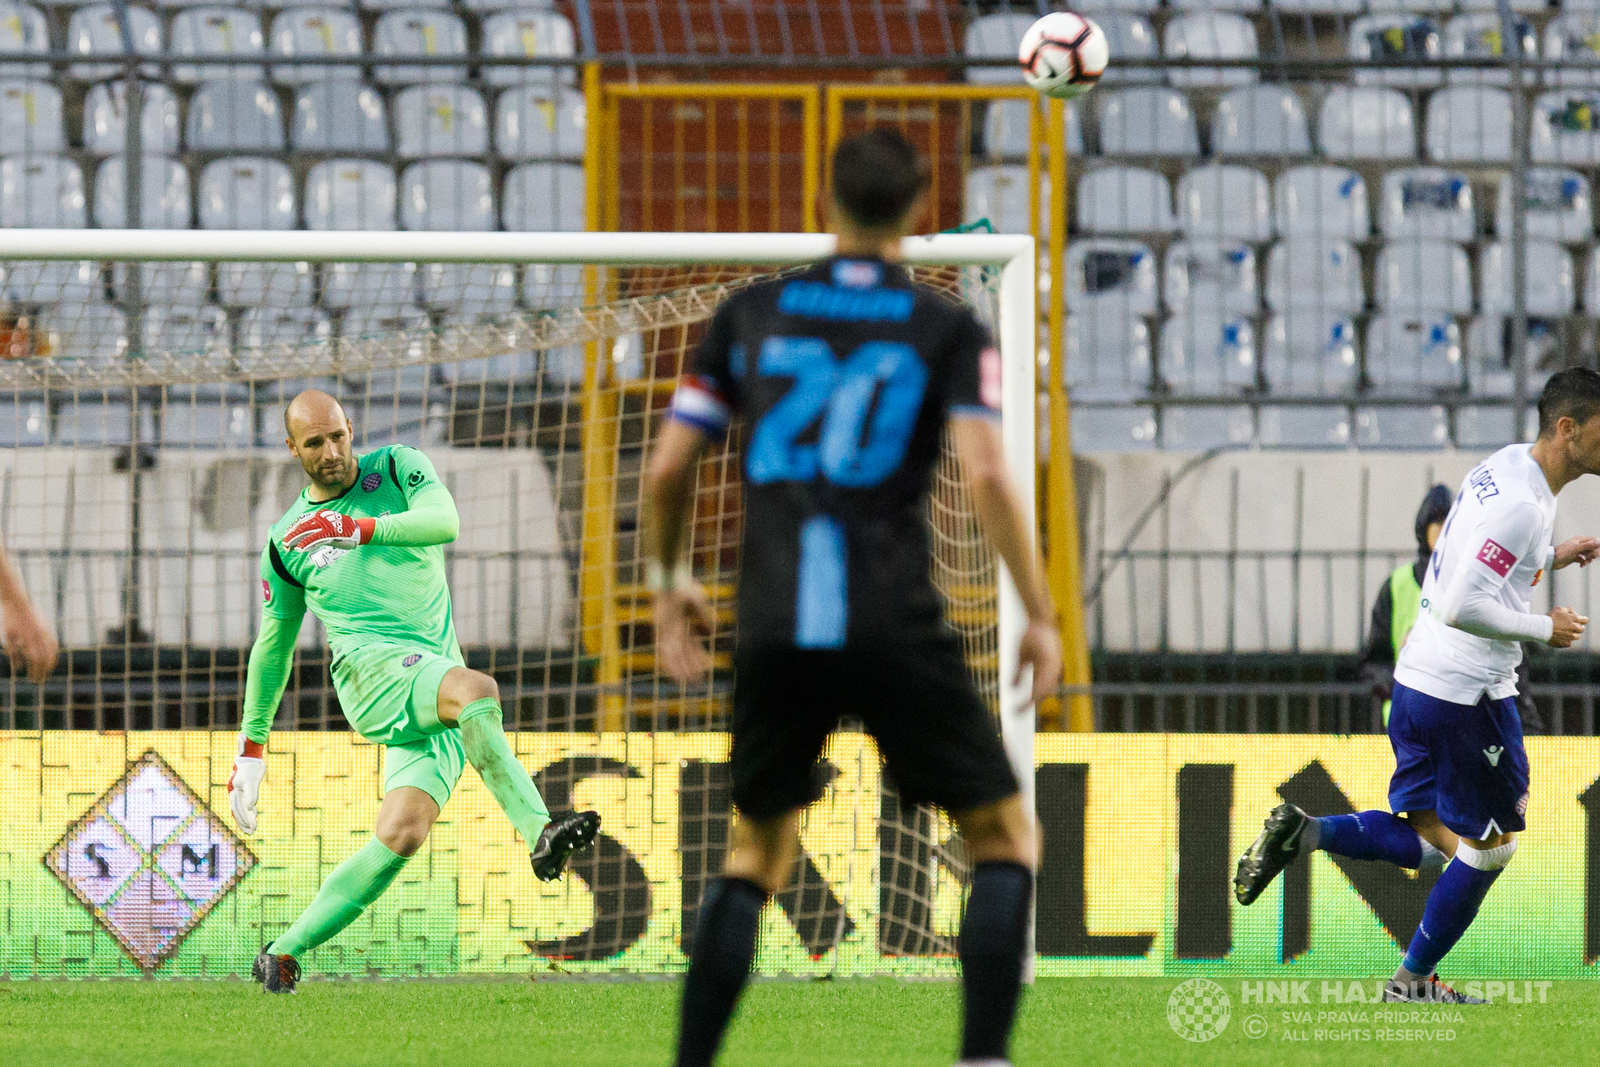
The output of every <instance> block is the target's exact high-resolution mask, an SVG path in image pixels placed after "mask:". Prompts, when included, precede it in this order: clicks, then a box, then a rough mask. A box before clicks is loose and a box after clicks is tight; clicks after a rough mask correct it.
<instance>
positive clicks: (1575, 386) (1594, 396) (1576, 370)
mask: <svg viewBox="0 0 1600 1067" xmlns="http://www.w3.org/2000/svg"><path fill="white" fill-rule="evenodd" d="M1596 412H1600V372H1595V371H1592V370H1590V369H1589V368H1588V367H1568V368H1567V369H1566V370H1563V371H1557V372H1556V373H1554V374H1552V375H1550V380H1549V381H1547V382H1545V383H1544V391H1543V392H1542V393H1540V394H1539V436H1540V437H1545V436H1547V435H1549V434H1553V433H1555V432H1556V420H1557V419H1559V418H1561V417H1562V416H1563V415H1566V416H1569V417H1570V418H1571V419H1572V421H1573V422H1575V423H1577V424H1578V425H1580V426H1581V425H1583V424H1584V423H1586V422H1588V421H1589V419H1590V418H1592V417H1593V416H1594V415H1595V413H1596Z"/></svg>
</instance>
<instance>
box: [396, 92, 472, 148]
mask: <svg viewBox="0 0 1600 1067" xmlns="http://www.w3.org/2000/svg"><path fill="white" fill-rule="evenodd" d="M394 136H395V154H396V155H398V156H399V157H400V158H401V159H425V158H430V157H436V156H481V155H484V154H486V153H487V152H488V151H489V109H488V108H487V107H485V106H484V103H483V94H482V93H480V92H478V90H476V89H468V88H467V87H466V86H463V85H413V86H411V87H410V88H408V89H401V90H400V91H399V92H398V93H396V94H395V96H394Z"/></svg>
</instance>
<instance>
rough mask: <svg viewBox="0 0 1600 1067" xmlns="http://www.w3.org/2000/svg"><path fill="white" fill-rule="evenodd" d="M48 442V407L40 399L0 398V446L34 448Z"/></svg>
mask: <svg viewBox="0 0 1600 1067" xmlns="http://www.w3.org/2000/svg"><path fill="white" fill-rule="evenodd" d="M49 443H50V409H49V408H48V407H46V406H45V403H44V401H42V400H19V399H17V398H16V397H7V398H5V399H4V400H0V448H36V447H38V446H40V445H47V444H49Z"/></svg>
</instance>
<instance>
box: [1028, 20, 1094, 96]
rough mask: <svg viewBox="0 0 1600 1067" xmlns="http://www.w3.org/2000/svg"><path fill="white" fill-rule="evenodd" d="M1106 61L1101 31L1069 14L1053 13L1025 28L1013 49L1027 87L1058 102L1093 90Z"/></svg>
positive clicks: (1092, 21) (1092, 24)
mask: <svg viewBox="0 0 1600 1067" xmlns="http://www.w3.org/2000/svg"><path fill="white" fill-rule="evenodd" d="M1110 59H1111V45H1110V44H1109V43H1107V41H1106V35H1105V31H1104V30H1102V29H1101V28H1100V27H1099V26H1096V25H1095V24H1094V20H1092V19H1087V18H1084V17H1083V16H1082V15H1078V14H1074V13H1073V12H1071V11H1053V12H1051V13H1050V14H1048V15H1046V16H1044V17H1043V18H1041V19H1040V20H1039V21H1038V22H1035V23H1034V24H1033V25H1032V26H1029V27H1028V32H1027V33H1025V34H1023V35H1022V45H1021V47H1019V48H1018V49H1017V61H1018V62H1020V63H1021V64H1022V76H1023V77H1024V78H1025V79H1027V82H1028V84H1029V85H1031V86H1032V87H1033V88H1035V89H1037V90H1038V91H1039V92H1041V93H1043V94H1044V95H1046V96H1054V97H1060V98H1062V99H1071V98H1072V97H1074V96H1082V95H1083V94H1084V93H1086V92H1088V91H1089V90H1090V89H1093V88H1094V84H1095V82H1097V81H1099V80H1100V75H1101V74H1103V73H1105V69H1106V64H1107V63H1108V62H1109V61H1110Z"/></svg>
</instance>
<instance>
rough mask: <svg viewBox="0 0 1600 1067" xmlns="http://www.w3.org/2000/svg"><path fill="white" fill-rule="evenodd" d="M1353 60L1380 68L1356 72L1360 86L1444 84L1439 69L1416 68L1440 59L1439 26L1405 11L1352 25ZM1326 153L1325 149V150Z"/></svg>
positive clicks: (1370, 18)
mask: <svg viewBox="0 0 1600 1067" xmlns="http://www.w3.org/2000/svg"><path fill="white" fill-rule="evenodd" d="M1347 51H1348V54H1349V56H1350V58H1351V59H1370V60H1373V61H1374V62H1376V63H1380V64H1382V67H1381V68H1373V67H1369V68H1365V69H1361V70H1357V71H1355V72H1354V75H1353V78H1354V81H1355V83H1356V84H1357V85H1404V86H1412V87H1427V86H1432V85H1438V84H1440V81H1441V76H1440V72H1439V71H1438V70H1437V69H1432V70H1430V69H1428V68H1425V67H1419V66H1417V65H1416V61H1417V60H1419V59H1422V60H1433V59H1438V58H1439V56H1440V48H1439V24H1438V23H1436V22H1434V21H1433V19H1431V18H1426V17H1424V16H1421V15H1413V14H1408V13H1406V12H1402V11H1387V12H1380V13H1377V14H1372V15H1366V16H1363V17H1362V18H1358V19H1356V20H1355V21H1354V22H1352V23H1351V24H1350V44H1349V48H1348V50H1347ZM1324 150H1326V149H1324Z"/></svg>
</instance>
